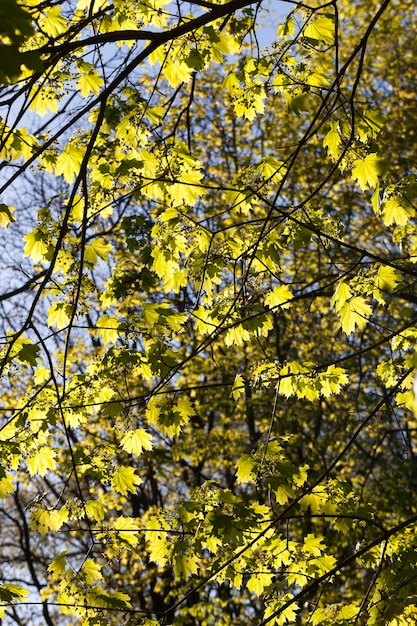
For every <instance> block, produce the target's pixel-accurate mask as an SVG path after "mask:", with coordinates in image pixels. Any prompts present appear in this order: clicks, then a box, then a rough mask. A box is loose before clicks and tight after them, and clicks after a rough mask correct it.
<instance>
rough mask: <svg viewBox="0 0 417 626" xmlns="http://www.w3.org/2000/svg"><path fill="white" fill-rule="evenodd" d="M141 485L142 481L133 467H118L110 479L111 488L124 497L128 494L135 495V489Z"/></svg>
mask: <svg viewBox="0 0 417 626" xmlns="http://www.w3.org/2000/svg"><path fill="white" fill-rule="evenodd" d="M141 484H142V479H141V478H139V476H137V474H136V473H135V470H134V469H133V467H120V468H119V469H117V470H116V471H115V472H114V474H113V477H112V480H111V486H112V488H113V489H114V490H115V491H117V493H121V494H123V495H124V496H126V495H127V494H128V493H136V491H137V487H138V486H139V485H141Z"/></svg>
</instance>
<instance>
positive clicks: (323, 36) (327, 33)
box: [304, 15, 335, 45]
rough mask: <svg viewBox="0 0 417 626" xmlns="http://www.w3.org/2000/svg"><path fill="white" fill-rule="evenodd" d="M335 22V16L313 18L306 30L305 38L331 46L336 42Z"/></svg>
mask: <svg viewBox="0 0 417 626" xmlns="http://www.w3.org/2000/svg"><path fill="white" fill-rule="evenodd" d="M334 35H335V22H334V18H333V16H331V17H329V16H328V15H317V16H316V17H313V18H312V19H311V20H310V21H309V22H308V24H307V26H306V27H305V29H304V37H310V38H311V39H317V40H318V41H323V42H324V43H327V44H329V45H331V44H332V43H333V42H334Z"/></svg>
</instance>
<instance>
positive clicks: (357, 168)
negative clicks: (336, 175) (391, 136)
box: [352, 152, 387, 189]
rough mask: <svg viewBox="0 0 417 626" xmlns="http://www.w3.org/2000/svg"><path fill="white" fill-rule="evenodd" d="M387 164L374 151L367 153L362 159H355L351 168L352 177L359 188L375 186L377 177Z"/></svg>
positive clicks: (383, 171) (381, 173)
mask: <svg viewBox="0 0 417 626" xmlns="http://www.w3.org/2000/svg"><path fill="white" fill-rule="evenodd" d="M386 169H387V164H386V161H385V159H383V158H382V157H380V156H378V154H376V152H372V153H371V154H368V156H366V157H365V158H363V159H357V160H356V161H355V162H354V164H353V168H352V178H353V180H356V181H357V183H358V185H359V187H360V188H361V189H366V188H367V187H376V186H377V184H378V177H379V176H383V175H384V174H385V172H386Z"/></svg>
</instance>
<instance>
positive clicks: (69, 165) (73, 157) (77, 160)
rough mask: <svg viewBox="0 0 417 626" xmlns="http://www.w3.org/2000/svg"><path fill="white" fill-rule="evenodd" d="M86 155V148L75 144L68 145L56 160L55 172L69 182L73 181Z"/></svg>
mask: <svg viewBox="0 0 417 626" xmlns="http://www.w3.org/2000/svg"><path fill="white" fill-rule="evenodd" d="M83 156H84V149H83V148H79V147H78V146H76V145H74V144H68V145H67V147H66V148H65V150H64V151H63V152H61V154H60V155H59V157H58V158H57V161H56V166H55V174H56V175H57V176H60V175H61V174H62V176H63V177H64V179H65V180H66V181H67V183H72V181H73V180H74V178H75V176H76V175H77V174H78V173H79V171H80V167H81V163H82V160H83Z"/></svg>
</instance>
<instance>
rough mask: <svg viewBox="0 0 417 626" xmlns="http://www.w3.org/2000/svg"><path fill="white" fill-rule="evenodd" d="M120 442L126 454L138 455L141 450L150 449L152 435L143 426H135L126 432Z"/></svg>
mask: <svg viewBox="0 0 417 626" xmlns="http://www.w3.org/2000/svg"><path fill="white" fill-rule="evenodd" d="M120 444H121V446H122V448H123V450H125V451H126V452H128V454H135V455H136V456H139V455H140V454H142V450H152V447H153V446H152V435H150V434H149V433H148V432H147V431H146V430H145V429H144V428H137V429H136V430H131V431H130V432H128V433H126V435H125V436H124V437H123V439H122V440H121V442H120Z"/></svg>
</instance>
